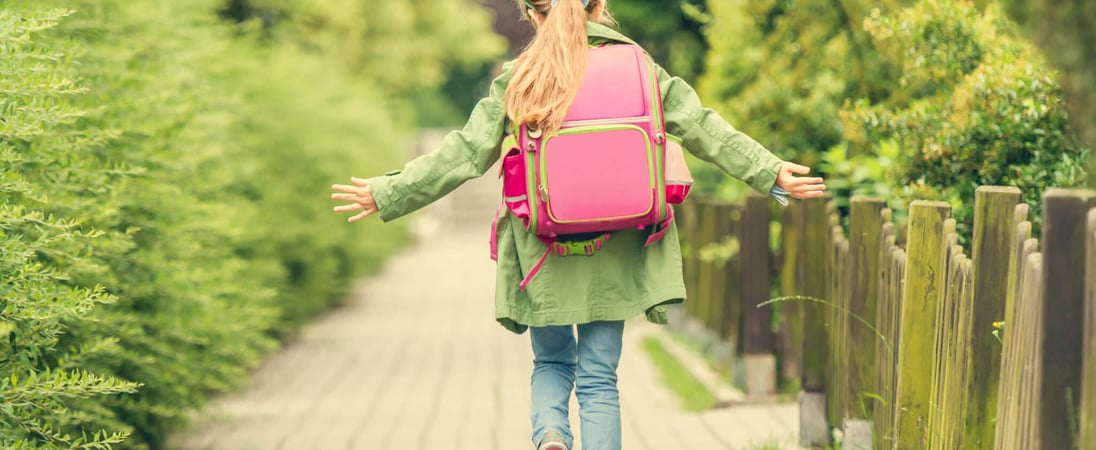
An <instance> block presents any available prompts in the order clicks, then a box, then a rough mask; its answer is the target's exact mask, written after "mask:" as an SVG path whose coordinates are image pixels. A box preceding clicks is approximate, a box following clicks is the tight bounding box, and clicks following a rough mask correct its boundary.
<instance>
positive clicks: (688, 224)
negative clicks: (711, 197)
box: [674, 196, 704, 325]
mask: <svg viewBox="0 0 1096 450" xmlns="http://www.w3.org/2000/svg"><path fill="white" fill-rule="evenodd" d="M703 202H704V200H703V199H702V197H700V196H696V198H694V199H692V200H690V201H687V202H685V203H682V204H680V205H677V206H675V207H674V217H675V218H674V220H676V221H677V222H678V226H679V227H680V229H681V230H680V231H681V237H682V238H683V239H682V240H683V241H684V242H683V244H684V245H683V247H684V249H683V251H682V253H683V255H682V256H683V257H682V269H683V271H684V272H685V273H684V275H685V295H686V296H687V300H688V301H686V302H685V307H684V309H685V312H686V314H687V315H688V317H696V305H697V304H698V300H697V286H696V278H697V277H696V275H697V261H698V259H697V255H698V254H699V253H700V248H699V247H700V244H699V242H700V240H699V239H698V236H697V232H696V222H697V209H699V206H697V205H699V204H701V203H703ZM682 325H684V324H682Z"/></svg>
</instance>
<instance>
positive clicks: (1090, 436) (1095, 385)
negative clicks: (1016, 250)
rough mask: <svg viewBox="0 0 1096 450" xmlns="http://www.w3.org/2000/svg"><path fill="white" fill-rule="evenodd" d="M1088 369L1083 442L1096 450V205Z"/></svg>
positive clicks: (1090, 235) (1088, 271)
mask: <svg viewBox="0 0 1096 450" xmlns="http://www.w3.org/2000/svg"><path fill="white" fill-rule="evenodd" d="M1085 240H1086V242H1085V244H1086V245H1085V247H1086V248H1087V258H1086V265H1085V347H1084V353H1083V354H1084V355H1085V368H1084V377H1083V380H1084V386H1082V387H1081V395H1082V397H1081V445H1080V448H1083V449H1096V208H1094V209H1091V210H1089V211H1088V227H1087V231H1086V232H1085Z"/></svg>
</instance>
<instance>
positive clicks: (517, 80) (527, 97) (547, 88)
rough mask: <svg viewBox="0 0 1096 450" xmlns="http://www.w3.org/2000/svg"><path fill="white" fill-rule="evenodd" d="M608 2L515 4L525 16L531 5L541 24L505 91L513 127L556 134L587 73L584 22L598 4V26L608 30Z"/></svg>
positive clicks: (570, 0)
mask: <svg viewBox="0 0 1096 450" xmlns="http://www.w3.org/2000/svg"><path fill="white" fill-rule="evenodd" d="M606 1H607V0H590V2H589V3H588V4H587V5H586V7H585V8H583V7H582V0H557V2H556V5H555V6H554V7H553V6H552V0H528V1H526V0H516V2H517V4H518V7H519V8H521V9H522V11H525V10H526V9H529V7H530V6H531V7H532V9H535V10H536V13H537V14H539V15H540V17H543V18H544V20H543V21H542V22H541V24H540V26H538V27H537V35H536V37H534V38H533V41H532V42H531V43H529V46H528V47H526V48H525V50H524V51H522V52H521V55H519V56H518V59H517V62H516V63H515V65H514V71H513V74H512V75H511V77H510V84H509V85H507V86H506V97H505V98H506V115H507V116H508V117H509V118H510V120H511V121H513V122H514V123H516V124H529V125H532V126H534V127H538V128H540V129H541V130H542V131H543V133H544V134H545V135H549V134H551V133H555V132H556V131H558V130H559V128H560V126H561V125H562V124H563V117H564V116H566V115H567V110H568V109H569V108H570V107H571V103H572V102H574V100H575V96H576V95H578V89H579V87H580V85H581V84H582V77H583V75H584V74H585V73H586V57H587V56H586V55H587V51H588V44H587V41H586V20H587V18H589V17H590V16H591V15H592V14H593V12H594V11H596V10H597V8H598V7H599V5H601V6H603V9H602V12H601V17H600V18H599V22H601V23H603V24H606V25H609V26H613V25H615V23H614V22H613V20H612V16H610V15H609V11H608V10H607V9H605V8H604V6H605V5H602V4H604V3H605V2H606Z"/></svg>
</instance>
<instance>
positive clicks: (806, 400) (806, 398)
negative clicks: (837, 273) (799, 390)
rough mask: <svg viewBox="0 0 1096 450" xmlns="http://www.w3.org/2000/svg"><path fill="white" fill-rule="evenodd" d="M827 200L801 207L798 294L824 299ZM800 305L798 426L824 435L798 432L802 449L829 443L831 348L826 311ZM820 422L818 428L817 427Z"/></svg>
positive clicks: (808, 304) (806, 202) (807, 202)
mask: <svg viewBox="0 0 1096 450" xmlns="http://www.w3.org/2000/svg"><path fill="white" fill-rule="evenodd" d="M827 201H828V198H814V199H806V200H803V201H802V202H800V204H801V205H802V207H803V241H802V242H803V248H802V255H803V264H804V270H803V277H802V284H801V285H800V294H802V295H804V296H808V297H813V298H818V299H824V298H826V295H827V284H828V278H829V271H830V270H832V268H831V267H830V262H829V256H828V255H829V252H830V246H831V243H830V238H831V236H832V235H831V233H830V227H829V223H830V221H829V215H828V212H827V209H826V203H827ZM802 306H803V343H804V344H803V345H804V347H803V379H802V387H803V392H804V393H803V396H802V397H801V398H802V401H801V402H800V409H801V411H802V412H801V414H802V415H806V417H803V416H801V418H800V423H805V424H806V425H807V426H806V427H804V428H806V429H808V430H811V431H814V430H818V429H820V428H821V429H825V433H823V434H814V433H801V434H800V443H801V444H802V445H805V446H810V445H820V446H821V445H828V444H829V443H830V434H829V425H828V424H829V422H828V421H827V420H826V417H825V410H826V403H827V393H826V391H825V387H826V378H827V374H826V369H827V361H828V360H829V355H830V347H829V344H828V342H829V341H828V338H827V328H828V327H829V314H828V313H829V308H827V307H826V305H822V304H818V303H815V302H805V303H803V304H802ZM819 422H821V424H822V425H821V426H819Z"/></svg>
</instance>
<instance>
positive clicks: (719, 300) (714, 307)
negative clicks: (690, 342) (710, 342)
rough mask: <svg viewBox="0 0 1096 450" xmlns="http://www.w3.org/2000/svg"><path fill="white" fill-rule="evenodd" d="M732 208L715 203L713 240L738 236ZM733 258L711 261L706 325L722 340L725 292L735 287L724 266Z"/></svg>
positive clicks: (724, 332)
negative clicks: (708, 315)
mask: <svg viewBox="0 0 1096 450" xmlns="http://www.w3.org/2000/svg"><path fill="white" fill-rule="evenodd" d="M733 208H734V205H733V204H731V203H727V202H719V203H717V204H716V205H715V242H718V243H720V244H721V245H722V244H723V243H724V242H726V241H728V240H732V241H733V240H734V239H737V238H738V237H737V236H736V233H735V230H734V228H733V227H732V223H731V211H732V210H733ZM734 258H737V256H733V255H732V256H731V257H730V258H729V259H726V260H722V261H715V262H713V263H712V279H711V283H712V287H711V295H712V303H711V304H710V305H708V310H709V313H710V316H711V317H710V319H709V322H708V327H709V328H711V329H712V330H713V331H715V332H716V334H718V335H719V337H720V339H721V341H722V342H726V337H727V331H728V327H727V323H726V315H725V314H724V312H723V310H724V309H725V308H726V307H727V296H728V294H727V292H728V291H730V290H732V289H735V287H736V286H735V280H731V279H728V278H727V277H726V276H724V274H725V273H726V267H727V266H728V265H730V264H731V260H733V259H734Z"/></svg>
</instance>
